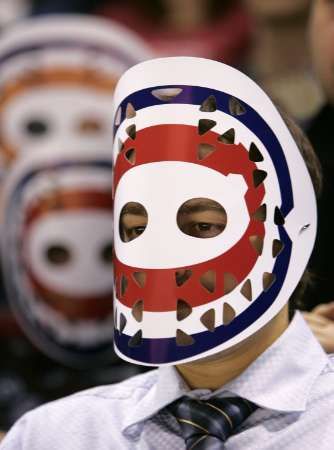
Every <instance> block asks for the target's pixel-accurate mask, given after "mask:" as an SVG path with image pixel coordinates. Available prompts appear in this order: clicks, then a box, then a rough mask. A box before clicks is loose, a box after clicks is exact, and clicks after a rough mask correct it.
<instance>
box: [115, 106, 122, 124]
mask: <svg viewBox="0 0 334 450" xmlns="http://www.w3.org/2000/svg"><path fill="white" fill-rule="evenodd" d="M121 118H122V108H121V107H119V108H118V110H117V112H116V116H115V126H116V127H118V125H120V123H121Z"/></svg>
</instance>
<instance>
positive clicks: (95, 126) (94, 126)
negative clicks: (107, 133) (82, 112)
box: [78, 117, 104, 134]
mask: <svg viewBox="0 0 334 450" xmlns="http://www.w3.org/2000/svg"><path fill="white" fill-rule="evenodd" d="M103 128H104V126H103V123H102V121H101V120H99V119H97V118H94V117H87V118H84V119H82V120H81V121H80V123H79V125H78V130H79V131H80V132H81V133H85V134H98V133H101V132H102V131H103Z"/></svg>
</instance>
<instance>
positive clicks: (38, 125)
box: [24, 118, 50, 137]
mask: <svg viewBox="0 0 334 450" xmlns="http://www.w3.org/2000/svg"><path fill="white" fill-rule="evenodd" d="M49 130H50V127H49V124H48V123H47V121H45V120H43V119H39V118H36V119H30V120H28V121H27V122H26V123H25V124H24V131H25V132H26V134H29V135H30V136H34V137H40V136H44V135H46V134H47V133H48V132H49Z"/></svg>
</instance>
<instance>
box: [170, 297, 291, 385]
mask: <svg viewBox="0 0 334 450" xmlns="http://www.w3.org/2000/svg"><path fill="white" fill-rule="evenodd" d="M288 325H289V318H288V307H287V306H286V307H284V308H283V309H282V311H281V312H280V313H279V314H278V315H277V316H276V317H275V318H274V319H272V320H271V322H269V324H267V325H266V326H265V327H263V328H262V329H261V330H260V331H258V332H257V333H255V334H254V335H253V336H251V337H250V338H248V339H246V340H245V341H244V342H242V343H241V344H238V345H237V346H235V347H233V348H232V349H231V350H229V351H225V352H222V353H220V354H218V355H215V356H214V357H209V358H206V359H203V360H200V361H197V362H194V363H188V364H182V365H179V366H177V370H178V371H179V373H180V374H181V375H182V377H183V378H184V380H185V381H186V383H187V384H188V386H189V387H190V388H191V389H210V390H212V391H215V390H217V389H219V388H220V387H222V386H224V385H225V384H226V383H228V382H229V381H231V380H233V379H234V378H236V377H238V376H239V375H240V374H241V373H242V372H243V371H244V370H245V369H246V368H247V367H248V366H249V365H250V364H251V363H252V362H253V361H255V360H256V359H257V358H258V357H259V356H260V355H261V354H262V353H263V352H264V351H265V350H266V349H267V348H268V347H270V346H271V345H272V344H273V343H274V342H275V341H276V339H278V338H279V336H280V335H281V334H282V333H283V332H284V331H285V330H286V328H287V327H288Z"/></svg>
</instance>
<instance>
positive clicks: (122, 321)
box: [119, 313, 127, 333]
mask: <svg viewBox="0 0 334 450" xmlns="http://www.w3.org/2000/svg"><path fill="white" fill-rule="evenodd" d="M126 322H127V320H126V317H125V315H124V314H123V313H121V314H120V316H119V331H120V333H123V330H124V328H125V326H126Z"/></svg>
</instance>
